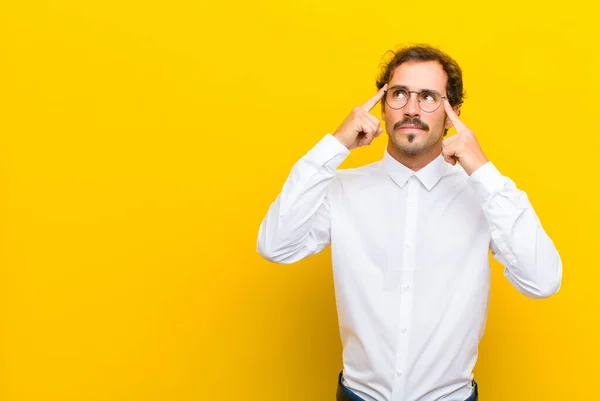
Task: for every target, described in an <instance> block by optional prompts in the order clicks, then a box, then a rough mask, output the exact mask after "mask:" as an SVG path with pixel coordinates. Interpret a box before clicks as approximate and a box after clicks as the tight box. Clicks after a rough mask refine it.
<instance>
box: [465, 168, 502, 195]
mask: <svg viewBox="0 0 600 401" xmlns="http://www.w3.org/2000/svg"><path fill="white" fill-rule="evenodd" d="M505 183H506V178H505V177H504V176H503V175H502V174H500V171H498V169H497V168H496V166H494V165H493V164H492V162H489V161H488V162H487V163H485V164H484V165H483V166H481V167H479V168H478V169H477V170H475V172H474V173H473V174H471V175H470V176H469V184H470V185H471V188H473V189H474V191H475V196H476V197H477V199H478V200H479V202H480V203H482V204H483V203H485V202H486V201H487V200H488V199H489V197H490V195H492V194H494V193H498V192H500V191H501V190H502V189H503V188H504V186H505Z"/></svg>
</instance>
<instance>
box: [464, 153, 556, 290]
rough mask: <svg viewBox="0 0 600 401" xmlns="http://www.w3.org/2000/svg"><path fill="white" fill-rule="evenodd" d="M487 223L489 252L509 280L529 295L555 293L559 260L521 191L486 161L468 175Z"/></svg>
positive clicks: (550, 241)
mask: <svg viewBox="0 0 600 401" xmlns="http://www.w3.org/2000/svg"><path fill="white" fill-rule="evenodd" d="M469 183H470V185H471V186H472V187H473V188H474V190H475V194H476V196H477V199H478V200H479V203H480V204H481V206H482V209H483V212H484V214H485V217H486V219H487V221H488V224H489V227H490V234H491V237H492V240H491V243H490V248H491V250H492V255H493V256H494V258H495V259H496V260H498V261H499V262H500V263H502V265H504V275H505V276H506V278H507V279H508V280H509V281H510V282H511V284H512V285H513V286H514V287H515V288H516V289H517V290H519V292H521V293H522V294H525V295H527V296H529V297H531V298H544V297H549V296H550V295H552V294H554V293H556V292H557V291H558V290H559V288H560V284H561V279H562V262H561V259H560V256H559V254H558V251H557V250H556V248H555V246H554V244H553V243H552V240H551V239H550V237H549V236H548V235H547V234H546V232H545V231H544V229H543V228H542V225H541V223H540V220H539V218H538V216H537V215H536V213H535V211H534V210H533V207H532V206H531V203H530V202H529V200H528V199H527V195H526V194H525V192H523V191H520V190H519V189H517V187H516V185H515V184H514V182H513V181H512V180H510V179H508V178H507V177H504V176H502V175H501V174H500V172H499V171H498V170H497V169H496V167H495V166H494V165H493V164H492V163H491V162H488V163H486V164H484V165H483V166H482V167H480V168H479V169H477V170H476V171H475V172H474V173H473V174H471V176H470V177H469Z"/></svg>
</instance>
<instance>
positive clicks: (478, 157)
mask: <svg viewBox="0 0 600 401" xmlns="http://www.w3.org/2000/svg"><path fill="white" fill-rule="evenodd" d="M444 109H445V110H446V114H447V115H448V118H450V121H452V124H453V125H454V127H455V128H456V131H457V132H456V134H454V135H452V136H449V137H448V138H446V139H444V141H443V142H442V155H443V156H444V160H446V161H447V162H448V163H450V164H452V165H455V164H456V162H457V161H458V162H459V163H460V165H461V166H462V168H463V169H464V170H465V171H466V172H467V174H469V175H471V174H473V173H474V172H475V171H476V170H477V169H478V168H479V167H481V166H483V165H484V164H485V163H487V162H488V159H487V157H486V156H485V154H484V153H483V150H482V149H481V146H479V142H478V141H477V138H476V137H475V133H474V132H473V131H471V130H470V129H469V128H467V126H466V125H465V124H464V123H463V122H462V121H460V119H459V118H458V116H457V115H456V113H455V112H454V110H452V106H450V103H449V102H448V101H447V100H444Z"/></svg>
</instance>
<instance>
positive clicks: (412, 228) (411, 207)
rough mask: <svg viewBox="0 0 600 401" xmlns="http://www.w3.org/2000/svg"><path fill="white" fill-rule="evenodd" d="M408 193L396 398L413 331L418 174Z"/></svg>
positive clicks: (400, 393) (402, 392) (403, 383)
mask: <svg viewBox="0 0 600 401" xmlns="http://www.w3.org/2000/svg"><path fill="white" fill-rule="evenodd" d="M407 184H408V188H407V189H408V191H407V192H408V194H407V197H406V208H405V213H406V219H405V227H404V244H402V246H403V252H402V272H401V278H400V286H399V289H398V290H399V291H400V294H399V298H400V302H399V306H400V308H399V315H400V316H399V319H398V327H397V347H396V366H395V371H394V387H393V392H392V400H393V401H402V400H403V399H404V396H405V392H406V374H407V371H406V369H407V360H408V344H409V340H410V334H411V325H410V322H411V321H412V310H413V307H412V304H413V291H412V285H413V279H414V272H415V262H416V232H417V215H418V190H419V181H418V180H417V178H416V177H415V176H412V177H411V178H410V179H409V180H408V183H407Z"/></svg>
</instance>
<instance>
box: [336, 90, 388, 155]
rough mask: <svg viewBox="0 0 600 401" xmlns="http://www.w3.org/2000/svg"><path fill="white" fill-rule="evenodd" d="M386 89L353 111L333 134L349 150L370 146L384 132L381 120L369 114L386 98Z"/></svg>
mask: <svg viewBox="0 0 600 401" xmlns="http://www.w3.org/2000/svg"><path fill="white" fill-rule="evenodd" d="M386 89H387V84H385V85H384V86H383V88H381V89H380V90H379V92H377V93H376V94H375V96H373V97H372V98H370V99H369V100H367V102H366V103H365V104H363V105H362V106H359V107H355V108H354V109H352V112H351V113H350V114H349V115H348V117H346V119H345V120H344V121H343V122H342V124H341V125H340V126H339V127H338V129H337V130H336V131H335V133H334V134H333V136H334V137H336V138H337V140H338V141H340V142H341V143H342V144H343V145H344V146H346V147H347V148H348V149H350V150H352V149H354V148H358V147H361V146H367V145H370V144H371V142H373V140H374V139H375V138H377V137H378V136H379V135H380V134H381V133H382V132H383V128H382V127H381V126H380V124H381V122H380V121H379V119H378V118H377V117H375V116H374V115H373V114H371V113H369V112H370V111H371V109H373V107H375V105H376V104H377V103H378V102H379V101H380V100H381V98H382V97H383V96H384V94H385V90H386Z"/></svg>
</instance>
